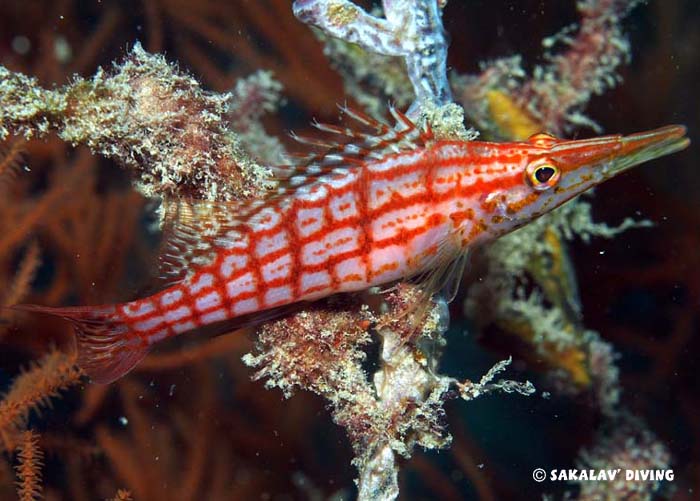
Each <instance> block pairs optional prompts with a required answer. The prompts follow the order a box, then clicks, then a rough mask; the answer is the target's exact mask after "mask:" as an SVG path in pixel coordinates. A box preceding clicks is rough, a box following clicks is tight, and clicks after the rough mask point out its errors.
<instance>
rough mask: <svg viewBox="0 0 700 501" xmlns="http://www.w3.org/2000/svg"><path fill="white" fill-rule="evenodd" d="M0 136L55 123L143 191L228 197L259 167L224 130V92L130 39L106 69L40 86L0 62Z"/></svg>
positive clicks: (260, 176) (246, 190) (253, 178)
mask: <svg viewBox="0 0 700 501" xmlns="http://www.w3.org/2000/svg"><path fill="white" fill-rule="evenodd" d="M0 82H1V83H0V109H1V110H2V112H0V138H4V137H5V136H7V135H8V134H9V133H10V132H12V133H15V134H23V135H24V136H25V137H32V136H34V135H36V134H39V135H44V134H46V133H47V132H48V131H49V130H50V129H56V130H57V131H58V134H59V136H60V137H61V138H62V139H63V140H65V141H67V142H70V143H72V144H74V145H76V144H85V145H87V146H89V147H90V149H91V150H92V151H93V152H95V153H98V154H100V155H103V156H105V157H108V158H114V159H115V160H116V161H118V162H119V163H121V164H122V165H124V166H126V167H128V168H130V169H133V170H134V171H135V172H136V174H137V176H138V187H139V189H140V191H141V192H142V193H143V194H144V195H146V196H163V195H178V196H188V197H194V198H199V199H207V200H230V199H233V198H236V197H240V196H245V195H253V194H259V193H260V191H261V189H262V185H263V184H264V182H263V180H264V179H265V178H266V176H267V171H266V170H265V169H263V168H261V167H260V166H258V165H257V164H256V163H255V162H254V161H253V160H252V159H251V158H250V157H248V156H247V155H246V154H245V153H244V151H243V149H242V148H241V146H240V143H239V140H238V137H237V136H236V135H235V134H234V133H233V132H232V131H230V130H229V129H228V126H227V123H226V121H225V118H224V117H225V115H226V113H227V111H228V101H229V99H230V96H229V95H227V94H223V95H218V94H214V93H211V92H205V91H203V90H202V89H201V88H200V86H199V84H198V83H197V82H196V81H195V80H194V79H193V78H191V77H189V76H186V75H183V74H182V73H180V72H178V71H177V69H176V68H175V67H173V66H171V65H169V64H168V63H167V62H166V61H165V58H163V57H162V56H156V55H151V54H148V53H146V52H145V51H144V50H143V49H142V48H141V46H140V45H139V44H138V43H137V44H136V45H135V46H134V48H133V50H132V51H131V53H130V54H129V56H128V57H127V58H126V60H125V61H124V62H123V63H122V64H121V65H117V66H115V67H114V70H113V71H112V72H105V71H102V70H100V71H98V72H97V74H96V75H95V76H94V77H93V78H92V79H90V80H84V79H80V78H78V79H76V80H75V81H74V82H73V83H71V84H69V85H67V86H65V87H63V88H60V89H58V90H51V91H50V90H46V89H42V88H41V87H39V86H38V84H37V82H36V80H35V79H33V78H29V77H26V76H24V75H21V74H18V73H11V72H9V71H8V70H7V69H5V68H2V67H0Z"/></svg>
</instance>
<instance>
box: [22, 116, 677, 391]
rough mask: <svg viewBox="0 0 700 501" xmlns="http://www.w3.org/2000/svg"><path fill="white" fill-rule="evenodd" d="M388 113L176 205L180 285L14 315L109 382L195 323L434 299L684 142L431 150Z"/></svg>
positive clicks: (669, 136)
mask: <svg viewBox="0 0 700 501" xmlns="http://www.w3.org/2000/svg"><path fill="white" fill-rule="evenodd" d="M391 112H392V115H393V117H394V119H395V120H396V126H395V127H392V126H390V125H389V124H387V123H384V122H381V121H378V120H375V119H373V118H370V117H367V116H365V115H363V114H361V113H358V112H354V111H351V110H346V113H347V114H348V116H350V117H351V118H352V119H354V120H355V121H357V122H359V124H360V125H361V127H360V126H358V127H357V129H360V130H353V129H351V128H341V127H337V126H330V125H323V124H316V126H317V127H318V128H319V129H321V130H322V131H324V132H325V133H330V134H333V135H335V137H336V138H337V140H334V141H331V142H325V143H321V144H322V145H323V146H325V147H326V151H325V152H324V153H322V154H319V155H317V156H312V157H309V158H307V160H306V161H304V162H301V163H299V165H297V166H295V167H290V168H288V169H287V171H286V175H285V176H279V177H280V178H281V177H286V179H285V180H283V181H281V183H282V184H280V186H281V188H280V189H279V190H278V191H277V192H272V193H271V194H270V195H269V196H268V197H266V198H264V199H260V200H256V201H254V202H252V203H251V202H236V203H213V204H193V203H182V202H181V203H179V204H178V205H179V209H178V210H177V217H176V218H175V219H176V220H177V221H176V223H174V225H173V227H172V229H171V231H169V237H168V238H169V241H170V244H169V245H170V247H169V250H168V251H166V252H165V253H164V254H165V256H166V258H165V262H166V264H167V266H169V267H170V271H172V272H173V274H174V275H175V276H179V277H180V278H179V279H177V280H175V281H174V282H173V284H172V285H171V286H169V287H168V288H167V289H165V290H163V291H161V292H159V293H157V294H154V295H152V296H150V297H147V298H144V299H137V300H135V301H130V302H127V303H121V304H116V305H107V306H87V307H68V308H49V307H41V306H34V305H24V306H19V307H18V308H21V309H24V310H32V311H40V312H44V313H49V314H53V315H58V316H61V317H63V318H65V319H68V320H70V321H72V322H73V324H74V326H75V330H76V333H77V340H78V364H79V365H80V366H81V367H82V368H83V370H84V371H85V372H86V373H87V374H88V375H89V376H90V377H91V378H92V379H93V380H94V381H96V382H99V383H107V382H110V381H113V380H115V379H117V378H119V377H121V376H122V375H124V374H125V373H127V372H128V371H129V370H130V369H131V368H133V367H134V365H135V364H137V363H138V362H139V361H140V360H141V359H142V358H143V357H144V356H145V354H146V353H147V352H148V349H149V347H150V346H152V345H153V344H154V343H157V342H158V341H160V340H162V339H165V338H169V337H171V336H175V335H177V334H180V333H183V332H186V331H190V330H193V329H196V328H198V327H201V326H205V325H209V324H213V323H218V322H224V321H230V320H232V319H237V320H241V319H245V318H251V316H252V318H255V315H260V314H261V312H262V314H264V313H265V312H269V311H273V310H275V309H279V308H280V307H283V306H285V305H290V304H292V303H296V302H299V301H308V300H314V299H317V298H321V297H324V296H329V295H331V294H335V293H338V292H349V291H358V290H362V289H367V288H369V287H371V286H375V285H380V284H386V283H389V282H392V281H396V280H399V279H402V278H407V277H415V276H420V277H422V278H421V282H420V283H421V284H422V285H424V286H425V287H426V288H427V289H429V290H430V292H436V291H437V290H438V289H439V288H440V287H442V286H444V285H445V283H446V282H450V281H452V282H454V281H455V277H456V281H457V282H458V280H459V277H460V276H461V274H460V271H461V270H460V267H459V264H457V265H456V264H455V263H462V262H463V261H464V256H465V255H466V253H467V251H468V249H470V248H471V247H473V246H475V245H477V244H480V243H483V242H486V241H489V240H493V239H495V238H497V237H499V236H501V235H504V234H506V233H508V232H510V231H513V230H514V229H516V228H518V227H520V226H523V225H525V224H527V223H528V222H529V221H531V220H532V219H534V218H536V217H538V216H541V215H542V214H545V213H547V212H549V211H551V210H552V209H554V208H556V207H558V206H559V205H561V204H562V203H564V202H566V201H567V200H569V199H571V198H572V197H575V196H576V195H578V194H580V193H582V192H584V191H586V190H587V189H589V188H591V187H593V186H595V185H598V184H600V183H602V182H603V181H605V180H607V179H610V178H611V177H613V176H615V175H617V174H619V173H621V172H623V171H626V170H627V169H629V168H630V167H632V166H635V165H638V164H640V163H642V162H645V161H647V160H651V159H654V158H658V157H660V156H662V155H666V154H669V153H673V152H676V151H679V150H682V149H683V148H685V147H686V146H688V144H689V140H688V139H687V138H686V137H685V133H686V130H685V128H684V127H682V126H679V125H672V126H667V127H663V128H660V129H657V130H653V131H649V132H641V133H637V134H632V135H629V136H621V135H609V136H602V137H597V138H593V139H583V140H562V139H557V138H555V137H553V136H551V135H548V134H537V135H534V136H532V137H531V138H530V139H529V140H528V141H524V142H507V143H493V142H483V141H459V140H441V139H437V138H435V137H434V136H433V134H432V132H431V130H430V129H429V128H428V127H418V126H417V125H415V124H414V123H413V122H412V121H411V120H410V119H408V118H407V117H406V116H405V115H404V114H402V113H401V112H399V111H397V110H393V109H392V110H391ZM361 130H362V131H361ZM363 131H370V132H363Z"/></svg>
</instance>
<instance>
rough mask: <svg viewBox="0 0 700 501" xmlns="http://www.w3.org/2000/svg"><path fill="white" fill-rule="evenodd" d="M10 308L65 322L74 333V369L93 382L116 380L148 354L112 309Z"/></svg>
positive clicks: (104, 307)
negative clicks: (70, 324) (69, 324)
mask: <svg viewBox="0 0 700 501" xmlns="http://www.w3.org/2000/svg"><path fill="white" fill-rule="evenodd" d="M10 308H12V309H13V310H21V311H30V312H36V313H46V314H48V315H53V316H57V317H61V318H63V319H65V320H69V321H70V322H71V323H72V324H73V327H74V330H75V334H76V340H77V347H78V366H79V367H80V368H81V369H82V370H83V371H84V372H85V373H86V374H87V375H88V376H89V377H90V379H92V380H93V381H94V382H96V383H100V384H107V383H111V382H112V381H115V380H117V379H119V378H120V377H122V376H124V375H125V374H127V373H128V372H129V371H130V370H131V369H133V368H134V366H135V365H136V364H137V363H139V362H140V361H141V360H142V359H143V358H144V357H145V356H146V354H147V353H148V345H147V343H145V342H143V341H142V339H141V338H140V337H139V336H138V335H136V334H134V333H133V331H132V330H131V328H130V327H129V325H128V324H126V323H125V322H124V321H123V320H122V319H120V318H119V315H118V314H117V312H116V308H115V307H114V306H84V307H69V308H52V307H48V306H38V305H33V304H26V305H24V304H23V305H15V306H11V307H10Z"/></svg>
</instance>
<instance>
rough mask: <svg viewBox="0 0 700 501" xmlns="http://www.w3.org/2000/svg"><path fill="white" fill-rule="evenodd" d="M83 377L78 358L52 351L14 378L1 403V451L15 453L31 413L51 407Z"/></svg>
mask: <svg viewBox="0 0 700 501" xmlns="http://www.w3.org/2000/svg"><path fill="white" fill-rule="evenodd" d="M81 374H82V373H81V371H80V370H79V369H78V368H77V367H76V365H75V355H67V354H65V353H61V352H60V351H53V352H51V353H48V354H47V355H45V356H44V357H43V358H42V359H41V360H39V362H37V363H36V364H33V366H32V367H31V368H30V369H29V370H28V371H26V372H25V373H24V374H22V375H20V376H18V377H17V378H15V380H14V381H13V383H12V386H11V387H10V389H9V391H8V392H7V393H6V394H5V396H4V398H3V399H2V401H1V402H0V450H12V449H13V448H14V447H15V445H16V444H17V440H18V434H19V433H20V431H21V429H22V428H23V427H24V426H25V423H26V420H27V417H28V416H29V413H30V412H31V411H32V410H38V409H40V408H42V407H46V406H47V405H49V402H50V399H51V398H52V397H55V396H58V394H59V392H61V391H62V390H65V389H67V388H68V387H70V386H72V385H74V384H77V383H78V382H79V381H80V376H81Z"/></svg>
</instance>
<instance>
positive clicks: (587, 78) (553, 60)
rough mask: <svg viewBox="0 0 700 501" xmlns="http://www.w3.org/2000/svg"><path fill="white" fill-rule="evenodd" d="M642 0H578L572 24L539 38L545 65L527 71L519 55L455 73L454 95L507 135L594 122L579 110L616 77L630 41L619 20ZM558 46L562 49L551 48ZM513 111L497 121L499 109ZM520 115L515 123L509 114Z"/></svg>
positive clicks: (486, 126)
mask: <svg viewBox="0 0 700 501" xmlns="http://www.w3.org/2000/svg"><path fill="white" fill-rule="evenodd" d="M640 2H641V0H583V1H580V2H578V4H577V8H578V11H579V13H580V16H581V21H580V23H579V26H578V29H577V27H576V26H569V27H567V28H564V29H563V30H562V31H560V32H559V33H558V34H556V35H554V36H552V37H549V38H546V39H545V40H543V42H542V45H543V47H544V48H545V56H544V58H545V60H546V61H547V63H548V64H546V65H539V66H536V67H535V69H534V70H533V73H532V76H531V77H529V78H528V77H527V73H526V72H525V70H524V69H523V67H522V61H521V58H520V56H514V57H510V58H506V59H500V60H497V61H495V62H492V63H490V64H488V65H486V67H485V68H484V71H483V73H482V74H481V75H479V76H476V77H474V76H470V77H464V76H463V77H456V78H455V79H454V81H453V84H454V88H455V94H456V95H457V100H458V101H459V102H460V103H462V104H463V105H464V107H465V110H466V111H467V115H468V116H469V117H470V118H472V119H473V120H474V121H475V122H476V123H477V124H478V126H479V127H481V128H484V129H486V130H488V131H490V132H491V133H493V134H495V135H497V136H500V137H506V138H512V137H514V136H522V135H528V134H533V133H535V132H539V131H540V130H543V129H544V130H549V131H550V132H552V133H555V134H562V133H564V132H569V131H571V129H572V128H574V127H577V126H586V127H591V128H593V129H594V130H596V131H599V130H600V128H599V127H598V125H597V124H596V123H595V122H594V121H593V120H591V119H590V118H588V117H587V116H585V115H584V114H583V111H582V110H583V108H584V107H585V105H586V104H587V103H588V102H589V100H590V99H591V97H592V96H594V95H600V94H602V93H603V92H605V91H606V90H608V89H610V88H612V87H614V86H615V85H617V84H618V83H619V82H620V81H621V77H620V76H619V74H618V73H617V71H618V68H619V67H620V66H621V65H623V64H625V63H627V62H628V61H629V52H630V45H629V42H628V40H627V38H626V36H625V35H624V34H623V32H622V28H621V27H620V22H621V20H622V19H623V18H624V17H625V16H626V15H627V14H628V13H629V12H630V11H631V10H632V9H633V8H634V7H636V6H637V5H638V4H639V3H640ZM559 46H563V47H564V48H565V50H563V51H562V52H560V53H552V52H551V49H553V48H555V47H559ZM504 107H508V108H509V109H511V110H518V111H517V112H516V113H515V114H513V113H509V114H510V115H511V119H510V120H505V121H503V120H501V118H500V117H502V116H503V108H504ZM514 115H519V118H518V119H517V120H516V121H515V122H514V121H513V120H512V117H513V116H514Z"/></svg>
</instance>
